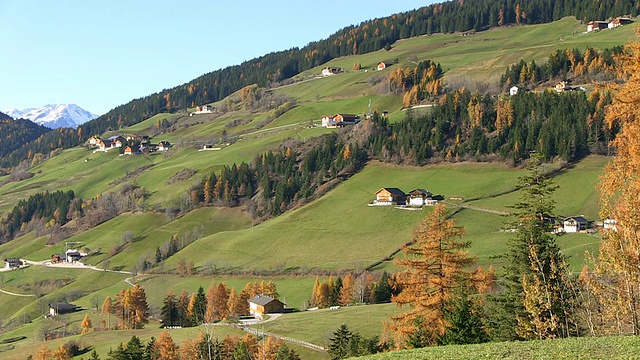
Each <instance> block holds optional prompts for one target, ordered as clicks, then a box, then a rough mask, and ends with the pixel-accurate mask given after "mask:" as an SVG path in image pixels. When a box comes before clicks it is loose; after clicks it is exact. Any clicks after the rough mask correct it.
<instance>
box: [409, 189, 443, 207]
mask: <svg viewBox="0 0 640 360" xmlns="http://www.w3.org/2000/svg"><path fill="white" fill-rule="evenodd" d="M437 202H438V201H437V200H434V199H433V194H431V193H430V192H429V191H427V190H425V189H414V190H411V192H410V193H409V196H408V197H407V205H408V206H425V205H426V206H433V205H435V204H436V203H437Z"/></svg>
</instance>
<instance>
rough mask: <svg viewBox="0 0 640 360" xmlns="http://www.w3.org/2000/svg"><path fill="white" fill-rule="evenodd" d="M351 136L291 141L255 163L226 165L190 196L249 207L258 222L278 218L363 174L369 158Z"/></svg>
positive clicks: (207, 200)
mask: <svg viewBox="0 0 640 360" xmlns="http://www.w3.org/2000/svg"><path fill="white" fill-rule="evenodd" d="M350 136H351V135H349V134H337V133H334V134H329V135H326V136H322V137H319V138H314V139H310V140H309V141H307V142H306V143H299V142H290V143H288V145H284V146H282V147H281V148H280V149H278V150H276V151H268V152H266V153H263V154H260V155H258V156H256V158H254V160H253V161H252V162H251V164H247V163H242V164H240V165H239V166H238V165H235V164H234V165H232V166H224V167H223V169H222V170H221V171H220V173H219V175H216V174H215V173H213V174H211V175H209V176H208V177H205V178H204V179H203V181H202V182H201V184H199V185H197V186H195V187H193V188H192V189H191V191H190V193H191V198H192V199H193V200H194V201H195V202H197V203H203V204H220V205H231V206H234V205H239V204H244V203H246V204H247V206H248V208H249V211H250V212H251V213H252V215H253V216H254V217H255V218H262V219H264V218H267V217H270V216H276V215H279V214H281V213H283V212H285V211H286V210H287V209H290V208H291V207H293V206H296V205H300V204H302V203H305V202H307V201H309V200H310V199H312V198H314V197H317V196H318V193H319V192H323V191H327V189H328V187H329V186H331V184H335V183H336V179H337V178H339V177H342V178H346V177H348V176H350V175H351V174H353V173H355V172H356V171H357V170H359V169H360V168H361V167H362V166H363V165H364V162H365V161H366V153H365V152H364V150H363V149H362V148H361V147H360V146H359V145H358V142H357V141H355V140H354V139H352V138H350Z"/></svg>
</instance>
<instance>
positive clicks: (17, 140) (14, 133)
mask: <svg viewBox="0 0 640 360" xmlns="http://www.w3.org/2000/svg"><path fill="white" fill-rule="evenodd" d="M49 131H51V129H49V128H46V127H44V126H41V125H38V124H36V123H33V122H31V121H29V120H24V119H19V120H13V119H12V118H11V117H9V116H7V115H5V114H3V113H0V134H2V136H0V157H3V156H6V155H8V154H10V153H11V152H12V151H14V150H16V149H18V148H20V147H21V146H22V145H24V144H26V143H28V142H30V141H33V140H35V139H37V138H39V137H40V136H41V135H42V134H46V133H47V132H49Z"/></svg>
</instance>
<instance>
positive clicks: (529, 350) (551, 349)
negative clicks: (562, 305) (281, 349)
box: [358, 336, 640, 360]
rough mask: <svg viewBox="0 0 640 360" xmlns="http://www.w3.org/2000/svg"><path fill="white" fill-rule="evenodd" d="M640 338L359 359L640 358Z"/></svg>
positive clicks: (513, 344) (481, 346)
mask: <svg viewBox="0 0 640 360" xmlns="http://www.w3.org/2000/svg"><path fill="white" fill-rule="evenodd" d="M638 347H640V338H638V337H637V336H613V337H600V338H599V337H583V338H569V339H553V340H543V341H541V340H536V341H522V342H520V341H516V342H506V343H486V344H479V345H464V346H463V345H449V346H436V347H431V348H424V349H416V350H404V351H395V352H389V353H384V354H378V355H372V356H364V357H359V358H358V359H366V360H378V359H380V360H382V359H389V360H393V359H397V360H403V359H469V360H471V359H498V358H499V359H514V360H515V359H518V360H526V359H605V358H606V359H633V358H635V357H636V356H637V352H638Z"/></svg>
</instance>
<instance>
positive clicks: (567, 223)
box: [562, 216, 589, 233]
mask: <svg viewBox="0 0 640 360" xmlns="http://www.w3.org/2000/svg"><path fill="white" fill-rule="evenodd" d="M562 226H563V231H564V232H566V233H577V232H580V231H583V230H587V228H588V227H589V220H587V219H585V218H584V217H582V216H571V217H568V218H565V219H564V221H563V222H562Z"/></svg>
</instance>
